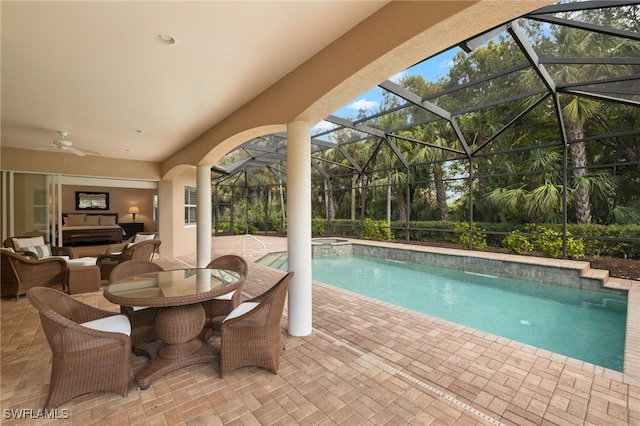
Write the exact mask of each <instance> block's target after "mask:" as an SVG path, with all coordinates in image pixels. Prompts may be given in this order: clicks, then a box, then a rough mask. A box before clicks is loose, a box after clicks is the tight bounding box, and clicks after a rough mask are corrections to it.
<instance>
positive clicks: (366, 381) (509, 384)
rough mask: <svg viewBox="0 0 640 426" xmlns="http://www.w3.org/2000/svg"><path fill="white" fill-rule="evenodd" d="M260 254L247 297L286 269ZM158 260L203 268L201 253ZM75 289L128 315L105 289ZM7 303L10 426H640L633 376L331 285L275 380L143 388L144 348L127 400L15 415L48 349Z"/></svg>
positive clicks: (258, 374) (38, 398) (223, 240)
mask: <svg viewBox="0 0 640 426" xmlns="http://www.w3.org/2000/svg"><path fill="white" fill-rule="evenodd" d="M259 238H260V239H261V240H262V241H264V242H265V243H266V245H267V248H268V250H269V251H284V250H286V239H285V238H277V237H259ZM247 247H249V248H250V250H255V249H256V248H257V246H256V245H255V243H254V242H251V241H247ZM212 248H213V255H214V256H216V255H218V254H222V253H236V254H242V237H216V238H214V239H213V243H212ZM257 257H258V256H257V255H253V256H248V257H247V260H248V261H249V263H250V272H249V279H248V281H247V284H246V285H245V286H244V293H245V294H244V296H245V297H248V296H252V295H256V294H258V293H260V292H261V291H263V290H264V289H266V288H267V287H268V286H269V285H270V284H272V283H273V282H275V280H277V278H278V277H279V276H281V275H282V272H279V271H276V270H273V269H270V268H267V267H264V266H261V265H257V264H254V263H253V261H254V260H255V259H256V258H257ZM157 262H158V263H160V264H161V265H162V266H164V267H165V268H176V267H185V266H193V265H194V264H195V255H192V256H185V257H181V258H177V259H161V260H158V261H157ZM74 297H77V298H79V299H81V300H83V301H85V302H86V303H90V304H93V305H96V306H100V307H103V308H106V309H111V310H116V311H117V310H118V307H117V306H114V305H112V304H111V303H109V302H108V301H106V300H105V299H104V297H103V296H102V293H101V292H97V293H88V294H83V295H77V296H74ZM637 299H638V297H636V300H635V302H632V301H631V300H630V302H629V303H640V300H637ZM0 308H1V327H2V351H1V371H2V376H1V379H2V383H1V393H2V395H1V407H2V409H3V418H4V419H3V424H7V425H11V424H20V425H23V424H45V423H49V424H73V425H81V426H86V425H147V424H148V425H177V424H188V425H222V424H237V425H250V424H261V425H272V424H274V425H275V424H277V425H294V424H302V425H316V424H318V425H343V424H344V425H359V424H385V425H387V424H390V425H404V424H415V425H476V424H477V425H485V424H505V425H640V387H638V384H639V381H636V380H635V379H634V378H633V377H629V376H625V375H623V374H622V373H619V372H614V371H611V370H606V369H604V368H602V367H597V366H594V365H590V364H586V363H584V362H581V361H577V360H574V359H570V358H567V357H565V356H562V355H558V354H554V353H551V352H548V351H544V350H541V349H538V348H534V347H531V346H527V345H524V344H521V343H517V342H514V341H510V340H508V339H504V338H500V337H497V336H493V335H490V334H487V333H483V332H479V331H477V330H474V329H471V328H468V327H464V326H461V325H457V324H454V323H451V322H447V321H443V320H440V319H437V318H434V317H430V316H428V315H423V314H418V313H415V312H413V311H410V310H407V309H404V308H398V307H395V306H392V305H390V304H387V303H384V302H379V301H376V300H373V299H369V298H367V297H364V296H360V295H356V294H353V293H350V292H347V291H343V290H340V289H336V288H333V287H330V286H326V285H324V284H320V283H314V289H313V328H314V329H313V333H312V334H311V335H309V336H305V337H290V336H288V335H287V334H286V332H285V345H286V350H285V351H284V352H283V353H282V357H281V361H280V370H279V372H278V375H274V374H272V373H270V372H268V371H266V370H262V369H258V368H253V367H246V368H242V369H238V370H235V371H233V372H230V373H229V374H227V375H226V376H225V378H224V379H220V378H219V375H218V366H217V365H213V364H200V365H195V366H191V367H187V368H184V369H182V370H179V371H176V372H174V373H171V374H169V375H167V376H165V377H163V378H161V379H160V380H158V381H156V382H154V383H153V384H152V386H151V387H150V388H149V389H148V390H145V391H140V390H137V389H136V388H135V384H134V381H133V375H134V374H135V373H136V372H138V371H140V370H141V369H142V368H143V367H144V365H145V364H146V362H147V359H146V358H145V357H143V356H141V357H137V356H135V355H133V356H132V367H131V370H132V381H131V388H130V392H129V395H128V396H127V397H122V396H121V395H117V394H112V393H105V392H96V393H92V394H88V395H84V396H81V397H78V398H76V399H74V400H72V401H69V402H67V403H65V404H63V405H62V406H60V407H58V411H57V412H56V414H58V415H59V416H62V417H67V418H66V419H59V420H44V419H36V420H30V421H29V420H25V419H9V418H8V417H12V416H13V415H14V414H17V413H22V414H23V415H27V416H29V417H36V415H37V414H38V412H37V410H38V409H40V408H42V406H43V405H44V401H45V399H46V395H47V390H48V383H49V375H50V371H51V352H50V350H49V346H48V344H47V341H46V339H45V336H44V333H43V332H42V330H41V328H40V321H39V318H38V315H37V312H36V310H35V309H34V308H33V307H32V306H31V305H30V304H29V302H28V301H27V300H26V298H25V297H21V298H20V299H19V300H18V301H17V302H15V301H13V300H11V299H3V300H2V301H1V305H0ZM282 325H283V327H284V328H285V329H286V326H287V316H286V310H285V316H284V318H283V323H282ZM567 338H571V336H567ZM212 339H213V342H214V343H215V339H216V338H215V337H214V338H212ZM636 344H637V342H636ZM29 409H31V410H33V411H32V412H29V411H26V410H29Z"/></svg>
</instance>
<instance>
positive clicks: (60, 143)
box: [51, 130, 101, 157]
mask: <svg viewBox="0 0 640 426" xmlns="http://www.w3.org/2000/svg"><path fill="white" fill-rule="evenodd" d="M58 133H59V134H60V139H54V140H53V143H52V144H51V146H52V147H54V148H57V149H60V150H62V151H67V152H71V153H73V154H75V155H79V156H81V157H84V156H85V155H87V154H93V155H101V154H100V153H99V152H95V151H89V150H87V149H80V148H76V147H75V146H73V142H71V141H69V140H67V139H65V138H66V137H67V135H68V134H69V133H68V132H66V131H64V130H60V131H58Z"/></svg>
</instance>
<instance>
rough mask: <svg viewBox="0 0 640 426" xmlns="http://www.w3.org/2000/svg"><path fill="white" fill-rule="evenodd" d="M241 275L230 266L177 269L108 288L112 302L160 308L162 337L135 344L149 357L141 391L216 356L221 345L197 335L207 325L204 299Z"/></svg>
mask: <svg viewBox="0 0 640 426" xmlns="http://www.w3.org/2000/svg"><path fill="white" fill-rule="evenodd" d="M242 279H243V276H242V274H240V273H238V272H234V271H228V270H226V269H176V270H171V271H160V272H152V273H148V274H141V275H137V276H134V277H129V278H126V279H123V280H119V281H114V282H113V283H111V284H109V286H107V288H105V290H104V297H105V298H106V299H107V300H108V301H110V302H112V303H115V304H118V305H122V306H130V307H136V306H148V307H156V308H159V309H158V313H157V314H156V319H155V325H154V327H155V332H156V336H157V337H158V339H159V341H155V342H144V343H140V344H138V345H136V347H135V350H136V352H142V353H145V354H147V355H148V356H149V358H150V362H149V364H148V365H147V367H146V368H145V369H144V370H142V371H141V372H140V373H139V374H138V375H137V376H136V382H137V384H138V387H139V388H140V389H147V388H148V387H149V386H150V385H151V383H152V382H153V381H154V380H157V379H158V378H160V377H162V376H163V375H165V374H167V373H170V372H172V371H175V370H177V369H179V368H182V367H186V366H189V365H193V364H198V363H205V362H215V361H216V360H218V357H219V350H218V348H215V347H213V346H211V345H209V344H208V343H205V342H203V341H202V340H201V339H200V338H198V336H199V335H200V332H201V331H202V329H203V327H204V324H205V311H204V308H203V307H202V304H201V302H204V301H206V300H210V299H213V298H214V297H217V296H220V295H222V294H225V293H228V292H230V291H232V290H235V289H236V288H237V287H238V285H239V284H240V282H241V281H242Z"/></svg>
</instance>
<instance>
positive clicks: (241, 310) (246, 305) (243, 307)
mask: <svg viewBox="0 0 640 426" xmlns="http://www.w3.org/2000/svg"><path fill="white" fill-rule="evenodd" d="M258 305H259V303H258V302H243V303H241V304H239V305H238V307H237V308H235V309H234V310H233V311H231V313H230V314H229V315H227V316H226V318H225V319H223V320H222V322H225V321H226V320H230V319H231V318H236V317H239V316H240V315H244V314H246V313H247V312H249V311H250V310H252V309H254V308H255V307H256V306H258Z"/></svg>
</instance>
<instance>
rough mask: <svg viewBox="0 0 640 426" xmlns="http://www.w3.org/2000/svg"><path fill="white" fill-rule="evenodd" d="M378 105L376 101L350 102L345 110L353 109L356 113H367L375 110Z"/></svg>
mask: <svg viewBox="0 0 640 426" xmlns="http://www.w3.org/2000/svg"><path fill="white" fill-rule="evenodd" d="M379 105H380V103H378V102H377V101H368V100H366V99H360V100H358V101H355V102H352V103H350V104H349V106H348V107H347V108H349V109H353V110H356V111H368V110H370V109H373V108H376V107H377V106H379Z"/></svg>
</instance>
